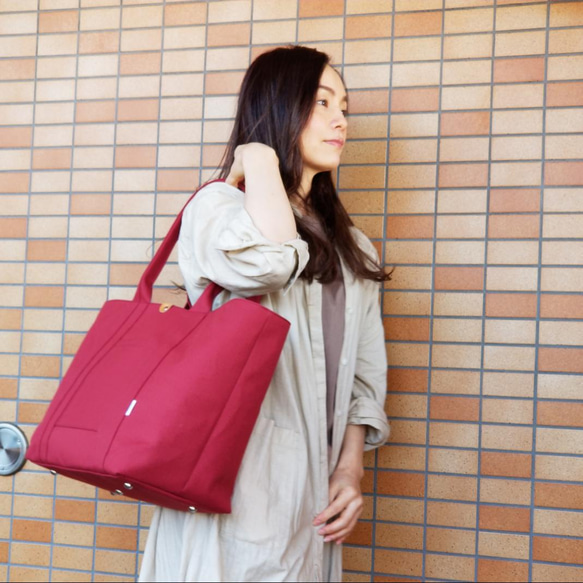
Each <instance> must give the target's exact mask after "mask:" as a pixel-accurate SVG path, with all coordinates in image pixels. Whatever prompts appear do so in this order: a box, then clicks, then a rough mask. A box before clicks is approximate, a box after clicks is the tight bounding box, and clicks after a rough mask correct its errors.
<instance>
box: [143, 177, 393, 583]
mask: <svg viewBox="0 0 583 583" xmlns="http://www.w3.org/2000/svg"><path fill="white" fill-rule="evenodd" d="M243 197H244V195H243V193H242V192H241V191H239V190H238V189H236V188H234V187H231V186H229V185H226V184H224V183H220V182H219V183H212V184H210V185H208V186H206V187H205V188H203V189H202V190H201V191H200V192H199V193H198V194H197V195H196V197H195V198H194V199H193V201H192V202H191V203H190V204H189V205H188V207H187V209H186V211H185V213H184V217H183V222H182V229H181V232H180V239H179V248H178V258H179V265H180V269H181V271H182V274H183V276H184V281H185V285H186V288H187V291H188V295H189V297H190V299H191V301H192V302H194V301H196V299H197V298H198V297H199V295H200V294H201V292H202V290H203V289H204V287H205V286H206V285H207V283H208V281H209V280H212V281H215V282H217V283H219V284H220V285H222V286H223V287H225V288H226V289H227V290H230V291H231V292H234V293H236V294H238V295H242V296H250V295H255V294H265V296H264V297H263V300H262V303H263V304H264V305H265V306H267V307H269V308H271V309H272V310H274V311H275V312H277V313H279V314H281V315H282V316H283V317H285V318H287V319H288V320H289V321H290V322H291V329H290V332H289V336H288V338H287V341H286V344H285V346H284V350H283V353H282V356H281V358H280V360H279V363H278V365H277V369H276V372H275V376H274V377H273V380H272V382H271V385H270V387H269V390H268V392H267V396H266V398H265V401H264V402H263V405H262V408H261V413H260V416H259V419H258V421H257V423H256V425H255V428H254V430H253V434H252V436H251V439H250V442H249V445H248V447H247V450H246V453H245V456H244V459H243V463H242V465H241V469H240V472H239V475H238V478H237V483H236V487H235V492H234V495H233V512H232V514H230V515H219V514H206V515H205V514H194V515H190V514H187V513H183V512H178V511H174V510H168V509H156V511H155V513H154V517H153V521H152V525H151V527H150V533H149V536H148V542H147V545H146V550H145V554H144V559H143V564H142V570H141V573H140V581H340V580H341V577H342V564H341V547H340V546H338V545H334V544H329V543H327V544H326V545H325V544H324V543H323V540H322V536H320V535H318V534H317V529H316V528H315V527H313V526H312V520H313V518H314V516H315V515H316V514H318V513H319V512H321V511H322V510H323V509H324V508H325V507H326V506H327V505H328V478H329V475H330V474H331V472H332V471H333V469H334V467H335V465H336V463H337V461H338V457H339V454H340V450H341V446H342V439H343V436H344V431H345V428H346V425H347V424H348V423H350V424H355V425H366V426H367V432H366V448H367V449H371V448H373V447H377V446H379V445H382V444H383V443H385V441H386V439H387V437H388V432H389V427H388V424H387V419H386V415H385V412H384V409H383V404H384V400H385V391H386V355H385V345H384V336H383V330H382V325H381V316H380V311H379V303H378V285H377V284H375V283H374V282H371V281H368V280H366V281H363V280H356V279H355V278H353V277H352V276H351V275H350V273H349V272H347V271H346V269H345V268H343V272H344V280H345V287H346V311H345V322H346V324H345V334H344V343H343V349H342V356H341V360H340V367H339V373H338V380H337V396H336V407H335V420H334V435H333V443H332V450H331V454H330V459H328V457H329V456H328V445H327V438H326V378H325V374H326V373H325V370H326V368H325V361H324V339H323V333H322V308H321V306H322V287H321V285H320V284H319V283H317V282H315V283H312V284H307V283H306V282H305V281H304V280H302V279H297V278H298V275H299V274H300V273H301V270H302V269H303V268H304V266H305V264H306V263H307V260H308V249H307V244H306V243H305V242H304V241H302V240H300V239H296V240H293V241H289V242H286V243H282V244H277V243H273V242H271V241H268V240H267V239H265V238H264V237H263V236H262V235H261V233H260V232H259V231H258V230H257V228H256V227H255V226H254V225H253V222H252V220H251V217H250V216H249V214H248V213H247V212H246V210H245V209H244V206H243ZM357 236H358V238H359V241H360V242H361V244H362V246H363V247H364V248H365V250H370V251H371V253H374V248H373V247H372V245H371V243H370V242H369V241H368V239H366V237H365V236H364V235H362V233H360V232H358V235H357ZM221 296H222V297H221ZM221 296H219V298H218V300H219V303H220V302H224V301H227V300H228V299H229V297H230V296H231V294H230V293H229V292H224V293H223V294H221ZM325 547H326V549H325Z"/></svg>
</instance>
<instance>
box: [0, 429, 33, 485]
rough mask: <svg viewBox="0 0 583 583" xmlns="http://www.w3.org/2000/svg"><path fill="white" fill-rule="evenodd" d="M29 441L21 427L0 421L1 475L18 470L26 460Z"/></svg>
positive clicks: (7, 474) (8, 474)
mask: <svg viewBox="0 0 583 583" xmlns="http://www.w3.org/2000/svg"><path fill="white" fill-rule="evenodd" d="M27 449H28V441H27V440H26V436H25V435H24V433H22V431H21V430H20V428H19V427H17V426H16V425H14V424H13V423H6V422H0V476H10V475H11V474H15V473H16V472H18V471H19V470H20V469H21V468H22V466H23V465H24V464H25V462H26V450H27Z"/></svg>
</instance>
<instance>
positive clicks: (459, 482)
mask: <svg viewBox="0 0 583 583" xmlns="http://www.w3.org/2000/svg"><path fill="white" fill-rule="evenodd" d="M296 42H298V43H304V44H307V45H310V46H315V47H318V48H319V49H321V50H323V51H326V52H328V53H329V54H330V55H331V56H332V59H333V63H334V64H335V65H336V66H338V67H339V70H340V71H341V72H342V73H343V75H344V77H345V80H346V83H347V85H348V87H349V90H350V91H349V94H350V118H349V119H350V121H349V126H350V127H349V137H350V141H349V142H348V144H347V147H346V151H345V155H344V164H343V166H342V167H341V169H340V171H339V173H338V177H337V182H338V186H339V191H340V196H341V197H342V200H343V202H344V204H345V206H346V207H347V209H348V210H349V212H350V213H351V215H352V217H353V219H354V221H355V223H356V224H357V225H358V226H359V227H361V228H362V229H363V230H364V231H365V232H366V233H367V234H368V235H369V236H370V237H371V238H372V240H373V241H374V242H375V244H376V246H377V248H378V250H379V252H380V253H381V256H382V258H383V261H384V262H385V263H386V264H387V265H391V266H395V268H396V269H395V272H394V278H393V281H392V282H390V284H388V285H387V286H386V287H385V289H384V290H383V292H382V307H383V314H384V324H385V329H386V340H387V354H388V358H389V363H390V370H389V375H388V379H389V381H388V382H389V393H388V398H387V414H388V415H389V417H390V419H391V421H392V428H393V433H392V438H391V441H390V443H389V444H387V445H386V446H384V447H382V448H381V449H379V450H378V451H377V452H376V453H372V454H368V455H367V456H366V467H367V469H366V476H365V479H364V481H363V489H364V491H365V493H366V505H365V512H364V516H363V519H362V521H361V522H360V524H359V525H358V527H357V529H356V530H355V532H354V534H353V535H352V537H351V540H350V544H347V545H346V546H345V580H346V581H379V582H380V581H420V580H426V581H440V580H444V581H445V580H457V581H529V580H530V581H581V580H583V293H582V292H583V2H581V1H569V2H560V1H549V2H544V1H543V2H541V1H528V0H497V1H495V0H299V1H298V0H211V1H207V2H205V1H202V2H183V1H177V2H175V1H170V0H166V1H165V2H162V1H160V0H123V2H122V1H121V0H0V237H1V241H0V420H2V421H11V422H15V423H18V424H19V425H20V427H21V428H22V429H23V430H24V431H25V432H26V433H27V435H29V436H30V435H31V434H32V432H33V430H34V428H35V426H36V424H37V423H38V422H39V420H40V419H41V418H42V416H43V413H44V411H45V410H46V408H47V405H48V402H49V401H50V399H51V397H52V395H53V394H54V391H55V389H56V387H57V385H58V381H59V377H60V376H61V375H62V374H63V373H64V371H65V370H66V369H67V366H68V365H69V364H70V362H71V359H72V356H73V355H74V353H75V350H76V349H77V347H78V346H79V343H80V342H81V340H82V338H83V334H84V333H85V332H86V331H87V329H88V327H89V326H90V325H91V323H92V321H93V320H94V318H95V316H96V314H97V311H98V309H99V307H100V306H101V305H102V303H103V302H104V301H105V300H106V299H108V298H130V297H131V296H132V295H133V291H134V286H135V285H136V282H137V280H138V278H139V275H140V273H141V272H142V270H143V268H144V266H145V264H146V263H147V262H148V259H149V258H150V257H151V253H152V249H153V247H154V245H155V244H156V242H157V241H159V239H160V238H161V237H163V236H164V234H165V232H166V229H167V228H168V227H169V225H170V222H171V220H172V218H173V215H174V214H175V213H176V212H177V211H178V210H179V209H180V208H181V205H182V204H183V203H184V202H185V200H186V198H187V197H188V195H189V193H190V192H191V191H192V190H193V189H194V188H195V187H196V185H197V184H199V183H200V182H201V181H202V180H205V179H207V178H209V177H210V176H211V175H212V174H213V170H214V168H215V167H216V165H217V164H218V163H219V160H220V158H221V155H222V151H223V146H224V144H225V142H226V140H227V137H228V134H229V129H230V126H231V121H232V116H233V111H234V105H235V100H236V94H237V90H238V86H239V84H240V81H241V78H242V75H243V72H244V70H245V69H246V67H247V66H248V64H249V63H250V61H251V59H252V58H253V57H254V56H256V55H257V54H259V53H260V52H261V51H263V50H266V49H268V48H270V47H272V46H274V45H277V44H285V43H296ZM179 279H180V275H179V272H178V269H177V267H176V264H175V263H172V264H171V265H170V266H169V267H168V268H167V269H166V270H165V271H164V273H163V277H162V280H161V281H160V282H159V283H160V285H159V287H158V289H157V291H156V297H155V299H156V300H159V301H170V302H175V303H179V301H180V299H179V298H177V296H176V295H174V294H173V293H172V292H171V287H172V285H171V282H172V281H173V280H179ZM151 510H152V508H151V507H149V506H147V505H140V504H137V503H133V502H126V501H123V500H119V498H117V497H116V498H114V497H112V496H110V495H109V494H108V493H105V492H101V491H100V492H96V490H95V489H94V488H92V487H89V486H86V485H83V484H80V483H76V482H73V481H70V480H67V479H64V478H62V477H57V478H55V477H53V476H52V475H50V474H49V473H48V472H45V471H41V470H40V469H39V468H38V467H35V466H33V465H32V464H28V465H27V466H25V469H24V470H23V471H21V472H20V473H18V474H16V475H15V476H12V477H1V478H0V561H1V563H0V578H1V579H4V580H10V581H49V580H52V581H90V580H95V581H118V580H119V581H124V580H132V579H133V578H134V577H135V575H136V572H137V569H138V566H139V561H140V550H141V549H143V546H144V542H145V536H146V533H147V525H148V521H149V519H150V516H151Z"/></svg>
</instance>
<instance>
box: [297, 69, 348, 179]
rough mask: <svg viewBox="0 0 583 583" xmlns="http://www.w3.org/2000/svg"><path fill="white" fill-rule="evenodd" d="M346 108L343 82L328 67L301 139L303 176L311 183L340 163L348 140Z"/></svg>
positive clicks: (323, 74)
mask: <svg viewBox="0 0 583 583" xmlns="http://www.w3.org/2000/svg"><path fill="white" fill-rule="evenodd" d="M346 107H347V96H346V88H345V87H344V83H342V79H341V78H340V75H338V73H336V71H334V69H332V67H330V66H329V65H326V68H325V69H324V72H323V73H322V77H320V86H319V88H318V92H317V93H316V103H315V105H314V109H313V111H312V115H311V117H310V120H309V121H308V123H307V125H306V127H305V128H304V131H303V132H302V135H301V138H300V149H301V152H302V159H303V163H304V169H303V174H304V177H305V178H308V179H309V181H310V183H311V179H312V178H313V177H314V175H315V174H317V173H318V172H325V171H329V170H334V169H336V168H337V167H338V165H339V164H340V154H341V153H342V150H343V149H344V142H345V141H346V126H347V122H346ZM302 182H304V180H302Z"/></svg>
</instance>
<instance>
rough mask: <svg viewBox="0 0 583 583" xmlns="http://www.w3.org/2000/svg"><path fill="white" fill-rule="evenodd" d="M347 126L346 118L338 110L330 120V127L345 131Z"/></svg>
mask: <svg viewBox="0 0 583 583" xmlns="http://www.w3.org/2000/svg"><path fill="white" fill-rule="evenodd" d="M347 125H348V122H347V120H346V116H345V115H344V113H343V112H342V110H340V109H339V110H338V111H337V112H336V114H335V115H334V118H333V120H332V126H333V127H335V128H340V129H343V130H345V129H346V127H347Z"/></svg>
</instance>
